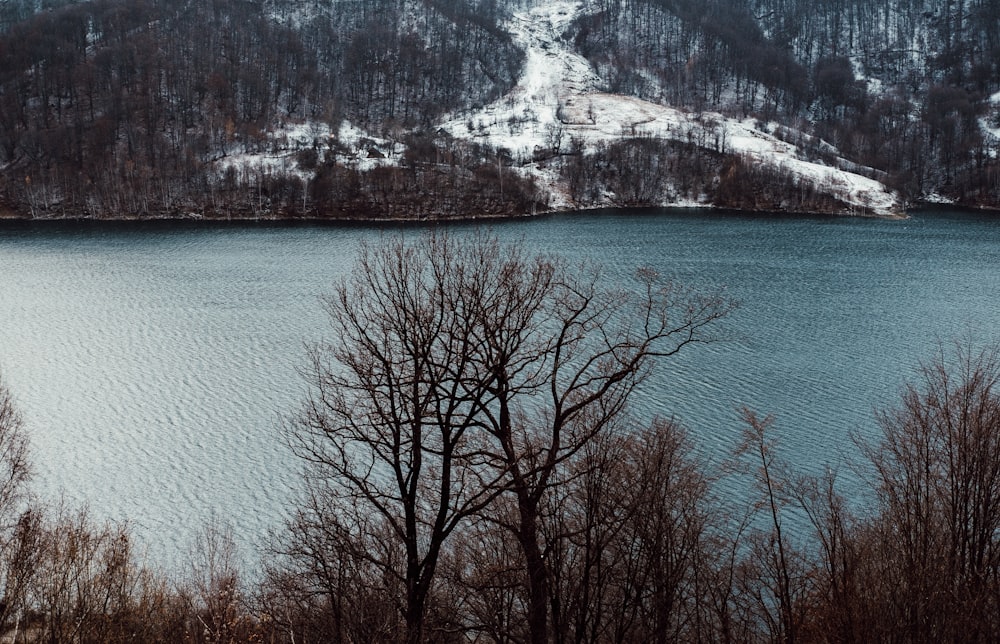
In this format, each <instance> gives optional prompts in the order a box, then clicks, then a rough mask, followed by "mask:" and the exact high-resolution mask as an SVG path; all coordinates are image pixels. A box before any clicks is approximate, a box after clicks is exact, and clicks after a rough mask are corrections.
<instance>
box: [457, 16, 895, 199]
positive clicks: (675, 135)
mask: <svg viewBox="0 0 1000 644" xmlns="http://www.w3.org/2000/svg"><path fill="white" fill-rule="evenodd" d="M592 5H593V3H590V2H585V1H572V0H548V1H542V2H539V3H537V4H536V5H535V6H534V7H532V8H530V9H527V10H522V11H518V12H516V13H514V15H513V16H512V18H511V19H510V21H509V23H508V28H509V30H510V32H511V34H512V35H513V36H514V40H515V42H516V43H517V44H518V45H519V46H520V47H522V48H523V49H524V51H525V52H526V55H527V62H526V64H525V67H524V74H523V76H522V77H521V80H520V82H519V83H518V85H517V87H515V88H514V90H513V91H511V92H510V93H509V94H507V95H506V96H504V97H502V98H501V99H499V100H497V101H495V102H493V103H491V104H490V105H487V106H486V107H484V108H482V109H479V110H476V111H474V112H471V113H464V114H457V115H453V116H452V117H451V118H449V119H447V120H446V121H445V122H444V123H443V124H442V126H441V128H442V129H444V130H445V131H447V132H448V133H450V134H451V135H452V136H454V137H456V138H468V139H473V140H477V141H480V142H483V143H486V144H488V145H490V146H492V147H495V148H502V149H507V150H509V151H510V152H511V153H512V155H513V157H514V159H515V160H516V161H518V162H519V163H522V164H525V171H526V172H528V173H530V174H532V175H534V176H535V177H536V178H537V179H538V180H540V182H541V183H542V184H543V185H545V186H548V188H549V189H550V190H551V191H552V198H553V201H552V205H553V206H554V207H557V208H569V207H574V206H581V205H590V204H575V203H573V202H572V201H570V200H569V199H568V198H567V197H566V195H565V191H564V190H563V189H562V187H561V186H560V184H559V180H558V177H557V173H556V171H555V170H554V167H553V164H550V163H546V162H544V161H536V160H537V159H539V158H541V159H547V158H549V157H553V156H558V155H560V154H562V153H565V152H566V151H568V150H569V149H570V148H571V147H572V146H573V145H574V143H575V144H577V145H576V149H577V151H582V152H587V151H593V150H594V149H595V146H596V145H598V144H599V143H602V142H608V141H613V140H621V139H626V138H633V137H651V138H656V139H662V140H670V141H678V142H691V141H695V142H702V143H703V145H705V146H708V147H711V148H712V149H713V150H715V151H717V152H721V153H727V154H737V155H744V156H745V157H747V158H749V159H750V160H751V161H752V162H753V163H757V164H763V165H765V166H770V167H773V168H776V169H778V170H780V171H781V172H783V173H785V174H788V175H790V176H792V177H794V179H795V180H796V181H797V182H802V183H804V184H807V185H809V186H810V187H812V188H814V189H816V190H818V191H820V192H824V193H827V194H829V195H831V196H833V197H835V198H836V199H838V200H840V201H842V202H843V203H844V204H845V205H846V206H847V208H849V209H850V210H851V211H852V212H856V213H858V214H874V215H892V214H897V213H900V212H902V210H903V204H902V202H901V200H900V197H899V195H898V194H896V193H895V192H893V191H891V190H889V189H888V188H887V187H886V186H884V185H883V184H882V183H880V182H878V181H876V180H874V179H870V178H868V177H865V176H862V175H859V174H856V173H853V172H848V171H845V170H842V169H839V168H837V167H830V166H826V165H820V164H818V163H815V162H810V161H806V160H804V159H803V157H804V156H805V155H804V153H802V152H801V151H800V150H799V149H798V148H796V146H794V145H792V144H790V143H787V142H785V141H783V140H781V139H779V138H777V137H776V136H774V135H773V134H772V131H774V130H775V128H776V126H775V125H774V124H770V125H767V126H765V127H762V128H759V127H757V126H756V125H755V123H754V122H753V121H752V120H744V121H737V120H733V119H730V118H726V117H724V116H722V115H721V114H716V113H701V114H691V113H685V112H682V111H680V110H677V109H673V108H671V107H667V106H663V105H659V104H655V103H651V102H648V101H644V100H641V99H638V98H634V97H630V96H622V95H615V94H609V93H606V92H602V91H600V89H601V88H602V86H603V85H604V83H603V82H602V80H601V79H600V78H598V77H597V75H596V74H595V72H594V70H593V68H592V67H591V65H590V64H589V63H588V62H587V60H585V59H584V58H583V57H582V56H580V55H579V54H578V53H576V52H575V51H573V50H572V48H571V46H570V45H569V43H567V42H566V41H565V40H564V38H563V34H564V32H565V30H566V28H567V26H568V25H569V24H571V23H572V22H573V21H574V20H575V19H577V18H578V17H579V16H580V15H581V14H583V13H584V12H587V11H592V10H595V8H594V7H593V6H592ZM785 138H788V137H785ZM580 144H582V149H581V148H580ZM662 180H663V183H664V186H663V190H662V193H663V199H662V200H661V204H662V205H692V204H691V203H690V202H688V201H681V202H678V201H677V200H676V199H673V198H671V195H673V194H676V193H675V191H673V190H672V189H671V187H670V181H671V178H670V177H662ZM607 203H609V204H613V203H614V199H613V195H611V196H609V199H608V202H607ZM702 203H705V202H704V201H703V200H702Z"/></svg>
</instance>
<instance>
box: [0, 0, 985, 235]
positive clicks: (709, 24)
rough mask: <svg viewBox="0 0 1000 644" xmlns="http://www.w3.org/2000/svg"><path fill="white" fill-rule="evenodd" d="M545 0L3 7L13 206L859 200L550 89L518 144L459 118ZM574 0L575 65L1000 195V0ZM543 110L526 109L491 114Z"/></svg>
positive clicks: (436, 207) (964, 193)
mask: <svg viewBox="0 0 1000 644" xmlns="http://www.w3.org/2000/svg"><path fill="white" fill-rule="evenodd" d="M546 4H547V5H553V6H555V5H556V4H559V3H552V2H548V3H543V2H538V1H527V0H521V1H514V0H372V1H371V2H338V1H335V2H317V1H314V0H269V1H267V2H246V1H242V0H213V2H209V3H196V2H187V1H183V0H143V1H141V2H132V1H128V2H126V1H124V0H100V1H96V2H65V1H63V0H48V1H46V2H41V3H39V2H37V1H36V0H5V2H3V3H2V4H0V60H2V61H3V65H2V70H0V210H2V212H4V213H5V214H7V215H17V216H34V217H79V216H86V217H154V216H168V217H183V216H212V217H302V216H307V217H357V218H373V217H420V216H429V217H454V216H476V215H504V214H524V213H530V212H537V211H540V210H544V209H546V208H565V207H573V206H577V207H579V206H589V205H601V204H610V205H656V204H662V203H675V202H678V203H679V202H691V201H695V202H700V203H706V204H716V205H726V206H736V207H744V208H753V209H778V210H792V211H841V210H846V206H845V199H844V198H843V197H842V195H838V194H837V192H836V190H834V189H832V188H831V187H830V186H829V185H828V184H829V183H830V181H825V180H815V181H812V182H809V181H805V182H804V181H802V180H801V179H800V178H799V177H797V176H796V175H794V174H790V173H789V172H788V171H787V169H785V168H784V166H782V165H781V164H774V163H771V164H768V163H764V162H762V159H761V158H760V157H753V156H752V155H747V154H746V153H741V152H740V150H738V149H734V148H733V146H732V145H729V146H727V145H726V141H725V138H726V135H725V133H723V134H722V135H721V138H722V140H721V141H720V135H719V134H718V132H719V131H720V129H719V128H718V127H717V126H713V125H710V124H705V121H704V120H699V122H698V123H699V124H698V125H697V127H693V128H689V130H688V133H687V135H686V136H680V135H677V136H675V137H673V138H672V139H670V140H663V139H664V137H663V135H662V133H661V134H657V135H655V136H653V137H652V138H654V139H657V140H654V141H651V142H650V141H646V140H644V139H647V138H649V135H643V134H642V133H636V132H635V131H633V132H632V133H631V134H630V133H629V132H624V131H623V132H619V133H612V134H610V135H608V134H606V135H605V136H606V140H603V141H601V142H599V143H598V144H596V145H592V144H590V142H587V141H581V140H571V136H570V134H566V136H563V135H564V129H565V130H566V131H568V130H569V127H570V126H572V125H574V124H576V125H579V124H580V121H579V120H573V119H572V118H568V117H566V116H565V110H564V109H563V108H565V105H563V104H562V103H560V104H559V106H558V107H559V108H560V109H561V110H562V111H561V112H560V114H562V115H563V116H562V117H561V118H562V119H563V120H562V121H561V122H556V123H555V124H554V125H552V126H551V127H549V126H547V127H548V128H549V129H547V130H546V131H545V134H546V137H545V138H546V141H547V144H546V145H535V148H534V149H533V150H529V152H528V154H523V153H521V152H519V151H517V150H512V149H509V148H508V147H507V146H505V145H503V144H502V143H498V142H497V140H496V139H489V138H484V137H482V136H481V135H480V134H481V133H478V132H476V131H474V130H475V128H474V126H473V123H472V120H471V118H470V120H469V129H468V131H466V132H456V130H455V129H454V128H447V127H441V125H442V123H443V122H444V121H446V120H448V119H453V120H454V119H459V120H460V119H462V118H463V115H470V114H473V113H474V112H475V111H476V110H477V109H480V108H483V106H486V105H488V104H490V103H491V102H493V101H497V100H499V99H501V98H502V97H504V96H505V95H507V94H508V93H510V92H512V91H513V90H515V88H516V86H517V84H518V82H519V81H521V80H522V77H523V76H524V75H525V74H528V73H529V70H528V69H527V68H528V67H530V65H528V62H530V61H526V49H525V45H524V43H523V42H520V41H517V39H516V38H514V37H512V31H511V30H512V28H513V27H512V26H513V25H514V24H515V23H512V22H511V20H512V18H511V16H512V14H514V13H516V12H519V11H521V12H524V11H529V10H530V9H531V8H532V7H537V6H541V5H546ZM562 4H565V5H566V7H562ZM562 4H559V6H558V7H556V9H559V10H560V11H563V12H564V13H565V12H570V14H568V18H567V19H570V20H569V23H568V24H562V23H560V24H559V27H558V29H559V32H558V33H556V34H555V35H554V38H555V39H554V40H553V41H552V42H550V43H543V45H542V46H543V47H550V45H555V44H557V45H558V46H559V47H560V48H561V49H560V52H568V53H571V54H572V55H573V56H582V57H583V58H585V59H586V61H588V62H589V64H590V66H591V72H592V73H593V74H594V75H595V78H597V79H598V81H596V83H597V85H596V87H595V88H594V90H595V91H600V92H603V93H605V94H614V95H621V96H628V97H634V98H638V99H643V100H645V101H648V102H650V103H652V104H655V105H667V106H672V107H674V108H678V109H680V110H683V111H684V112H685V113H687V114H691V115H695V116H698V118H699V119H701V116H700V115H702V114H714V115H716V116H713V117H712V119H715V120H716V121H718V120H719V119H731V121H727V123H728V122H732V123H736V122H737V120H740V119H743V120H745V119H754V121H753V122H755V123H757V124H758V125H759V128H760V132H764V133H766V134H767V136H768V137H772V138H774V139H777V140H780V141H781V142H784V143H787V144H788V145H791V146H793V148H791V149H792V150H793V151H792V152H791V154H792V159H793V160H794V161H796V162H808V163H810V164H814V166H817V165H818V166H819V167H827V166H829V167H834V168H837V169H839V170H841V171H844V172H850V173H853V174H857V175H860V176H863V177H865V178H869V179H871V180H873V181H876V182H878V184H879V185H884V186H886V187H887V189H891V190H893V191H896V194H898V203H899V204H902V205H904V206H905V204H907V203H911V202H914V201H919V200H922V199H930V200H945V201H949V202H954V203H960V204H966V205H972V206H996V205H998V204H1000V198H998V197H1000V188H998V185H1000V175H998V161H997V150H998V141H1000V136H998V135H1000V129H998V126H1000V98H998V97H997V92H998V90H1000V69H998V62H997V61H998V60H1000V9H998V8H997V6H996V3H994V2H990V1H988V0H951V1H948V2H945V1H931V0H924V1H922V2H900V1H896V0H825V1H823V2H812V1H809V2H806V1H798V0H755V1H754V2H735V1H733V0H711V1H709V2H701V1H698V2H688V1H687V0H631V1H625V0H615V1H612V0H595V1H593V2H585V3H582V4H580V3H577V4H573V3H562ZM523 15H529V16H530V15H532V14H523ZM553 15H555V14H553ZM529 53H530V52H529ZM591 109H593V108H591ZM591 116H593V115H591ZM539 118H541V117H540V116H539V115H538V114H532V113H531V110H529V109H525V110H524V113H523V114H519V113H518V114H512V115H511V116H510V117H509V122H508V123H504V124H495V125H494V127H498V126H501V125H502V126H503V127H505V128H510V129H511V131H514V130H515V129H516V128H519V127H523V124H524V123H529V122H531V121H532V120H533V119H539ZM515 120H516V121H518V122H519V123H515V122H514V121H515ZM713 128H715V129H713ZM632 129H633V130H635V127H633V128H632ZM721 131H724V128H723V130H721ZM713 132H714V135H713ZM760 132H758V133H756V134H754V135H755V136H758V135H759V134H760ZM713 137H714V140H708V139H712V138H713ZM563 139H565V140H563ZM776 144H777V143H775V145H776ZM629 150H641V152H639V153H629ZM764 161H766V159H764ZM785 165H787V164H785ZM747 176H752V177H755V178H756V179H759V180H760V182H759V183H760V185H762V186H763V188H762V192H759V193H758V194H753V191H751V190H749V189H748V188H747V186H748V185H750V184H751V182H747V181H745V180H744V178H745V177H747ZM752 183H753V185H758V182H756V181H755V182H752ZM665 184H669V187H665ZM848 201H849V200H848ZM847 205H848V206H852V207H854V208H856V207H857V206H858V203H857V202H854V203H848V204H847ZM862 205H864V204H863V203H862Z"/></svg>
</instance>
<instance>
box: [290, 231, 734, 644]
mask: <svg viewBox="0 0 1000 644" xmlns="http://www.w3.org/2000/svg"><path fill="white" fill-rule="evenodd" d="M599 278H600V276H599V274H598V273H597V272H596V271H592V270H576V269H571V268H570V267H567V266H566V265H565V264H563V263H561V262H559V261H557V260H549V259H546V258H543V257H533V258H529V257H525V256H523V255H522V253H521V252H520V251H519V250H518V249H516V248H514V247H503V246H501V245H500V244H499V243H498V242H497V240H496V239H494V238H492V237H488V236H482V235H479V236H476V237H474V238H473V239H471V240H470V241H468V242H459V241H455V240H452V239H449V238H448V237H445V236H429V237H426V238H423V239H422V240H421V241H420V242H418V243H410V244H408V243H406V242H404V241H403V240H400V239H397V240H393V241H390V242H389V243H386V244H383V245H382V246H380V247H377V248H374V249H373V248H369V247H365V248H363V249H362V251H361V255H360V258H359V260H358V263H357V266H356V268H355V270H354V271H353V273H352V274H351V276H350V278H348V279H347V280H345V281H343V282H342V283H341V284H340V285H338V287H337V288H336V291H335V294H334V296H333V297H331V298H330V299H329V300H328V302H327V309H328V312H329V315H330V320H331V322H332V333H333V337H334V338H335V341H333V342H330V343H326V344H324V345H321V346H318V347H316V349H315V350H314V351H313V354H312V355H313V360H312V368H311V371H310V379H311V381H312V383H313V385H314V389H313V395H312V397H311V399H310V401H309V404H308V405H307V407H306V409H305V411H304V413H303V414H302V415H301V417H300V418H298V419H297V421H296V422H295V423H294V424H293V425H292V427H291V428H290V429H291V431H290V437H291V442H292V445H293V447H294V449H295V450H296V451H297V453H298V454H299V455H300V456H302V457H303V458H304V459H305V460H306V461H307V462H308V463H309V464H310V468H309V474H308V477H307V479H308V482H309V487H310V492H309V499H310V502H309V504H307V505H308V506H309V508H310V509H309V512H308V516H307V515H301V517H300V518H301V519H306V520H299V521H298V522H297V526H295V527H297V528H303V527H305V526H308V530H307V532H310V533H311V534H313V535H316V534H319V533H323V534H324V535H325V537H326V538H328V541H329V542H330V545H331V546H333V547H337V548H339V549H340V550H341V551H344V552H348V553H349V554H350V557H351V558H352V559H353V560H354V561H362V562H366V563H367V564H370V565H372V566H374V567H375V568H376V569H378V570H380V571H382V572H383V574H385V575H387V576H388V577H389V578H392V579H394V580H395V581H396V582H397V583H398V584H399V586H400V587H401V588H402V589H403V591H402V595H403V597H405V600H404V601H403V608H402V614H403V618H404V622H405V624H406V632H407V639H408V641H418V640H420V639H421V638H422V637H423V633H424V616H425V611H426V609H427V602H428V598H429V597H430V596H431V594H432V588H433V582H434V577H435V572H436V569H437V566H438V563H439V561H440V558H441V555H442V552H443V546H444V544H445V542H446V541H447V539H448V538H449V537H450V536H451V535H452V534H453V533H454V532H455V530H456V529H458V528H459V526H460V525H463V524H464V523H466V522H467V521H466V520H467V519H469V518H470V517H472V516H474V515H477V514H480V515H481V516H484V517H489V518H491V519H493V520H496V521H498V522H499V523H500V524H501V525H503V526H504V527H506V528H508V529H509V530H510V531H511V534H512V535H514V537H515V540H516V542H517V544H518V549H519V551H520V556H521V559H522V561H521V566H522V570H523V575H524V584H525V589H526V596H527V608H526V613H527V618H526V619H527V624H528V631H529V633H530V634H531V640H532V641H535V642H538V641H545V640H546V639H547V638H548V615H549V602H550V600H551V598H552V597H551V595H550V593H549V572H548V569H547V565H546V563H545V561H544V553H543V547H544V541H543V539H542V534H541V532H540V517H541V509H542V507H543V505H544V504H545V503H546V502H547V500H548V499H547V494H548V490H549V488H550V486H551V485H552V484H553V483H555V482H556V481H557V479H558V473H559V469H560V468H561V467H562V465H563V464H564V463H565V462H566V461H567V459H570V458H571V457H573V456H574V455H576V454H578V453H579V452H580V451H581V450H582V449H583V448H584V447H585V446H586V445H587V444H588V443H589V441H590V440H591V439H593V438H594V437H595V436H598V435H599V434H600V433H601V432H602V431H604V430H605V429H606V428H607V427H609V426H610V424H611V423H612V422H613V421H614V420H615V419H617V418H619V417H620V416H621V414H622V412H623V411H624V409H625V406H626V402H627V400H628V398H629V396H630V395H631V394H632V392H633V391H634V390H635V388H636V387H637V386H639V384H640V383H641V382H642V381H643V380H644V378H645V377H646V376H647V375H648V373H649V372H650V368H651V365H652V360H653V359H654V358H656V357H660V356H669V355H673V354H675V353H677V352H678V351H680V350H681V348H682V347H684V346H685V345H687V344H689V343H692V342H697V341H701V340H703V339H705V334H704V330H705V327H707V326H708V325H709V324H711V323H712V322H714V321H715V320H717V319H718V318H720V317H722V316H723V315H724V314H725V313H726V311H727V310H728V308H729V303H728V302H726V301H724V300H722V299H721V298H718V297H701V296H698V295H696V294H694V293H691V292H690V291H687V290H684V289H681V288H679V287H676V286H675V285H672V284H668V283H667V284H664V283H660V282H659V280H658V278H657V277H656V276H655V275H654V274H652V273H651V272H643V273H641V274H640V275H639V280H638V282H637V283H638V285H639V286H640V288H639V289H638V290H637V291H632V290H628V289H606V288H604V287H603V286H602V285H601V281H600V279H599ZM508 494H509V495H510V499H511V503H510V504H503V507H506V508H507V509H508V510H512V511H511V512H509V513H501V514H505V516H504V517H503V518H501V517H498V516H497V515H496V514H490V513H488V512H487V513H484V510H486V508H488V507H489V506H490V505H491V504H492V503H493V502H494V500H495V499H496V498H497V497H498V496H499V495H508ZM498 507H499V506H498ZM314 519H315V520H314ZM298 541H299V542H302V541H303V539H302V538H300V539H298ZM334 543H335V544H336V545H335V546H334V545H333V544H334ZM314 561H318V560H316V559H315V558H314Z"/></svg>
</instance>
